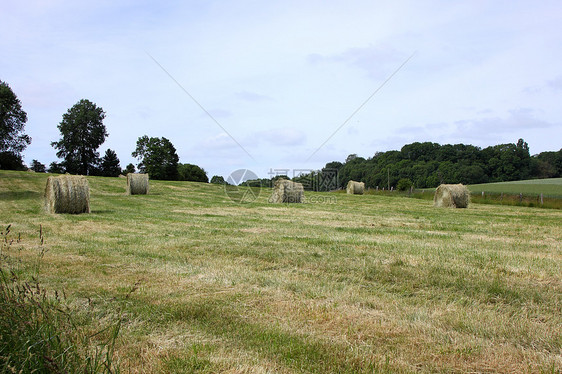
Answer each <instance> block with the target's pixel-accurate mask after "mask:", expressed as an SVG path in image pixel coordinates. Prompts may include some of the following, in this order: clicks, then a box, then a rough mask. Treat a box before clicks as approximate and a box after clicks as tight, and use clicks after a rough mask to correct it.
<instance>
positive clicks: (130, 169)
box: [123, 164, 135, 175]
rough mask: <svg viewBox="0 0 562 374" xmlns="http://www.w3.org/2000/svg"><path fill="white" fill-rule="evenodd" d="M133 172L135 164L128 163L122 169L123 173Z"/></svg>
mask: <svg viewBox="0 0 562 374" xmlns="http://www.w3.org/2000/svg"><path fill="white" fill-rule="evenodd" d="M134 172H135V165H133V164H129V165H127V167H126V168H125V169H123V175H127V174H129V173H134Z"/></svg>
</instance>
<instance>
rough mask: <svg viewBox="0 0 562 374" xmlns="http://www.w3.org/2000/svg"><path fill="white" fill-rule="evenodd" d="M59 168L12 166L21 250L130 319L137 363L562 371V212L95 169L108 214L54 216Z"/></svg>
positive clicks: (4, 217)
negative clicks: (143, 182)
mask: <svg viewBox="0 0 562 374" xmlns="http://www.w3.org/2000/svg"><path fill="white" fill-rule="evenodd" d="M46 178H47V175H44V174H34V173H25V172H23V173H22V172H8V171H0V212H1V218H0V225H1V226H2V227H5V226H7V225H8V224H11V225H12V227H11V231H12V234H11V235H12V238H13V239H14V242H13V243H12V244H11V245H10V246H9V247H5V250H4V252H5V253H2V257H1V259H2V261H3V265H6V266H10V267H11V268H12V269H15V271H16V272H18V273H20V274H21V276H23V277H25V276H31V275H32V274H36V275H37V276H38V278H39V280H40V282H41V283H42V284H43V285H44V286H45V287H46V288H47V289H50V290H53V292H54V290H58V291H59V292H60V291H62V290H64V292H65V294H66V297H67V300H68V302H69V303H70V304H71V306H72V307H73V308H76V309H78V310H79V309H80V308H83V309H86V308H88V309H89V310H90V311H91V312H90V315H91V314H92V313H93V315H94V316H95V318H93V319H92V320H91V321H86V322H87V323H91V324H92V325H96V326H97V325H99V324H102V325H103V324H106V323H107V324H111V323H114V321H117V320H120V321H121V330H120V334H119V337H118V340H117V343H116V346H115V352H114V358H113V362H116V363H119V364H120V366H121V371H122V372H125V373H128V372H131V373H140V372H157V373H169V372H170V373H174V372H175V373H215V372H227V373H302V372H306V373H373V372H380V373H396V372H404V373H409V372H428V373H429V372H443V373H451V372H458V373H465V372H487V373H488V372H514V373H524V372H536V373H541V372H543V373H558V372H560V370H562V277H561V274H562V224H561V223H562V212H561V211H559V210H546V209H536V208H527V207H512V206H498V205H483V204H482V205H481V204H472V205H470V207H469V208H468V209H459V210H454V209H437V208H434V207H433V206H432V202H431V201H426V200H420V199H408V198H401V197H386V196H377V195H364V196H358V195H356V196H348V195H345V194H330V193H325V194H321V193H310V192H307V193H306V195H307V197H308V199H309V201H315V202H310V203H306V204H294V205H273V204H269V203H268V202H267V198H268V197H269V196H268V191H266V190H265V191H262V194H261V195H260V196H259V198H258V200H256V201H255V202H253V203H246V204H238V203H235V202H232V201H231V200H230V199H229V198H228V196H227V195H226V194H225V193H224V190H223V188H222V186H218V185H210V184H201V183H189V182H164V181H151V182H150V194H149V195H136V196H126V195H125V186H126V181H125V180H124V179H119V178H101V177H88V180H89V183H90V189H91V210H92V213H91V214H87V215H86V214H84V215H48V214H46V213H44V212H43V210H42V194H43V190H44V187H45V182H46ZM40 227H41V230H42V232H43V236H44V243H43V244H42V245H41V244H40V243H39V230H40ZM18 237H19V238H18ZM18 239H19V240H18ZM39 252H41V253H43V255H42V259H39V257H40V255H39Z"/></svg>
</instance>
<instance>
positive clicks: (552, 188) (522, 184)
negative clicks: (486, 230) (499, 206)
mask: <svg viewBox="0 0 562 374" xmlns="http://www.w3.org/2000/svg"><path fill="white" fill-rule="evenodd" d="M469 189H470V191H471V192H472V193H481V192H482V191H484V192H485V193H486V192H492V193H502V192H503V193H504V194H520V193H522V194H523V195H534V196H538V195H540V194H541V193H542V194H543V196H545V197H557V198H562V178H549V179H531V180H522V181H514V182H500V183H485V184H475V185H471V186H469Z"/></svg>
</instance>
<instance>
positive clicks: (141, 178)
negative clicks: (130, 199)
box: [127, 173, 148, 195]
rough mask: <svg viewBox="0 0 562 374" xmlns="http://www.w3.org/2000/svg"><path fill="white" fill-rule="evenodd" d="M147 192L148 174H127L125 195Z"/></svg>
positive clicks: (144, 193)
mask: <svg viewBox="0 0 562 374" xmlns="http://www.w3.org/2000/svg"><path fill="white" fill-rule="evenodd" d="M146 194H148V174H134V173H129V174H127V195H146Z"/></svg>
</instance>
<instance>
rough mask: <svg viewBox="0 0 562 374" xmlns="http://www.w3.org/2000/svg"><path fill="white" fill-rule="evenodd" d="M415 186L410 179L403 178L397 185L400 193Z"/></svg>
mask: <svg viewBox="0 0 562 374" xmlns="http://www.w3.org/2000/svg"><path fill="white" fill-rule="evenodd" d="M412 186H413V183H412V181H411V180H409V179H408V178H402V179H400V180H399V181H398V183H397V184H396V188H397V189H398V191H407V190H409V189H410V188H411V187H412Z"/></svg>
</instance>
